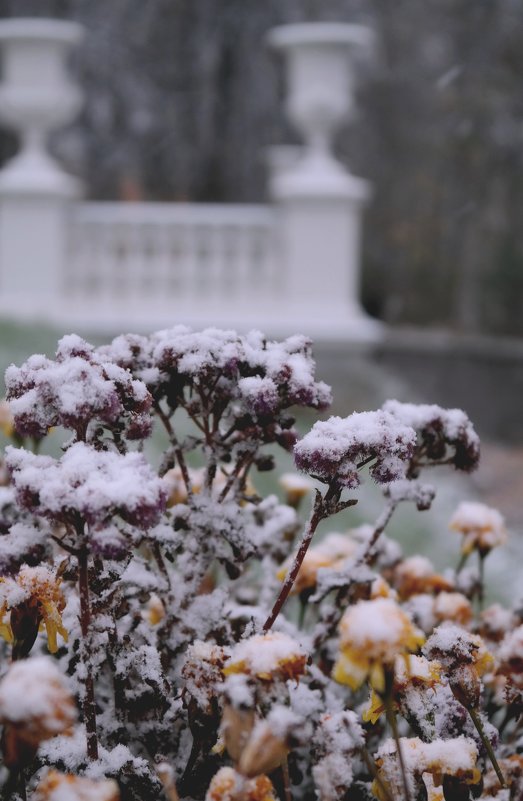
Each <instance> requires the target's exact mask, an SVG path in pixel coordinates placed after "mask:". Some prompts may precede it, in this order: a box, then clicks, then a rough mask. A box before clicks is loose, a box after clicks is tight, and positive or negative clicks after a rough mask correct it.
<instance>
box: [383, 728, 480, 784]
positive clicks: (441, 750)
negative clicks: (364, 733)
mask: <svg viewBox="0 0 523 801" xmlns="http://www.w3.org/2000/svg"><path fill="white" fill-rule="evenodd" d="M400 747H401V749H402V755H403V760H404V763H405V768H406V772H407V773H409V774H411V775H412V774H418V775H421V774H422V773H435V774H438V775H441V774H446V775H450V776H455V775H457V774H459V773H461V772H462V771H463V772H464V773H467V772H471V771H473V770H474V768H475V766H476V761H477V758H478V749H477V747H476V744H475V743H474V742H473V741H472V740H470V739H468V738H467V737H454V738H452V739H450V740H442V739H437V740H435V741H434V742H432V743H424V742H422V740H420V739H419V738H418V737H410V738H406V737H401V738H400ZM391 754H394V755H395V754H396V743H395V742H394V740H392V739H389V740H386V741H385V743H383V745H382V746H381V747H380V748H379V749H378V752H377V755H376V756H377V758H378V759H380V758H383V757H386V756H389V755H391Z"/></svg>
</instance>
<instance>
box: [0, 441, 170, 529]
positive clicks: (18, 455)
mask: <svg viewBox="0 0 523 801" xmlns="http://www.w3.org/2000/svg"><path fill="white" fill-rule="evenodd" d="M6 464H7V466H8V468H9V470H10V471H11V473H12V478H13V484H14V486H15V489H16V492H17V497H18V500H19V502H20V503H21V504H22V505H24V506H27V507H28V508H29V509H31V510H34V511H37V512H38V513H40V514H42V515H44V516H46V517H50V518H51V519H54V520H64V519H67V516H68V515H69V514H70V513H71V512H72V511H74V512H77V513H78V514H80V515H81V517H82V518H83V519H84V520H86V521H87V522H90V523H95V522H100V523H101V522H103V521H104V520H105V519H106V518H108V517H109V516H110V515H111V514H119V515H120V516H121V517H122V518H124V519H125V520H128V521H129V522H131V523H133V524H134V525H137V526H140V527H144V528H146V527H148V526H151V525H153V524H155V523H156V522H158V519H159V516H160V514H161V512H162V510H163V508H164V504H165V500H166V490H165V486H164V483H163V481H162V480H161V479H159V478H158V477H157V476H156V475H155V473H154V472H153V470H152V468H151V467H150V466H149V464H148V463H147V461H146V460H145V458H144V456H143V455H142V454H141V453H138V452H131V453H127V454H119V453H114V452H109V451H95V450H94V449H93V448H91V447H90V446H88V445H86V444H85V443H83V442H78V443H76V444H74V445H72V446H71V447H70V448H69V449H68V450H67V451H66V452H65V453H64V455H63V456H62V458H61V459H60V460H59V461H57V460H55V459H53V458H52V457H50V456H38V455H35V454H34V453H31V452H29V451H26V450H25V449H23V448H13V447H12V446H9V447H8V448H7V449H6Z"/></svg>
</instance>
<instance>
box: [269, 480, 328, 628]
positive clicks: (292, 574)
mask: <svg viewBox="0 0 523 801" xmlns="http://www.w3.org/2000/svg"><path fill="white" fill-rule="evenodd" d="M339 496H340V490H339V489H338V488H337V487H335V486H334V485H332V486H330V487H329V489H328V490H327V492H326V493H325V497H324V498H322V497H321V495H320V493H318V494H317V496H316V501H315V503H314V507H313V510H312V514H311V516H310V518H309V521H308V523H307V525H306V527H305V532H304V534H303V537H302V540H301V543H300V547H299V549H298V553H297V554H296V556H295V557H294V562H293V563H292V565H291V568H290V570H289V572H288V573H287V576H286V578H285V581H284V582H283V585H282V588H281V590H280V593H279V595H278V597H277V598H276V601H275V604H274V606H273V607H272V612H271V613H270V615H269V617H268V618H267V620H266V621H265V623H264V624H263V630H264V631H269V629H271V628H272V626H273V623H274V621H275V620H276V618H277V617H278V615H279V614H280V612H281V610H282V609H283V605H284V604H285V601H286V600H287V598H288V597H289V595H290V592H291V590H292V588H293V586H294V582H295V581H296V578H297V576H298V573H299V572H300V567H301V565H302V562H303V560H304V559H305V555H306V553H307V551H308V550H309V545H310V544H311V541H312V538H313V536H314V532H315V531H316V529H317V527H318V524H319V522H320V521H321V520H323V518H324V517H327V515H328V514H329V513H330V511H331V504H332V501H333V500H335V499H336V500H338V499H339Z"/></svg>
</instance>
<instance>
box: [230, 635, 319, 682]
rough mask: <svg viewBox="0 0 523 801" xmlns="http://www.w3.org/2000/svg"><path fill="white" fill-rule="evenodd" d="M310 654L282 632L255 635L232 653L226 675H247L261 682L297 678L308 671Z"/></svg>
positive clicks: (243, 641) (239, 644)
mask: <svg viewBox="0 0 523 801" xmlns="http://www.w3.org/2000/svg"><path fill="white" fill-rule="evenodd" d="M306 663H307V654H306V653H305V651H304V650H303V648H302V646H301V645H300V644H299V643H297V642H296V640H293V639H292V637H289V636H288V635H287V634H282V633H280V632H269V633H268V634H255V635H254V636H253V637H249V638H248V639H246V640H242V641H241V642H240V643H238V645H236V646H235V647H234V648H233V649H232V652H231V656H230V659H229V661H228V662H227V664H226V665H225V667H224V669H223V672H224V674H225V675H226V676H228V675H230V674H231V673H245V674H246V675H248V676H254V677H256V678H258V679H261V680H262V681H274V680H278V679H280V680H282V679H283V680H286V679H297V678H299V677H300V676H302V675H303V673H304V672H305V665H306Z"/></svg>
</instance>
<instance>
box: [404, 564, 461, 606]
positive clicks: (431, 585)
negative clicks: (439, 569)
mask: <svg viewBox="0 0 523 801" xmlns="http://www.w3.org/2000/svg"><path fill="white" fill-rule="evenodd" d="M394 584H395V587H396V589H397V591H398V593H399V596H400V598H401V599H402V600H406V599H407V598H410V597H411V596H412V595H420V594H421V593H429V594H432V593H435V592H441V591H442V590H451V589H453V587H452V584H451V583H450V582H449V581H448V579H446V578H445V577H444V576H442V575H440V574H439V573H436V571H435V570H434V567H433V566H432V563H431V562H430V560H429V559H427V558H426V557H425V556H410V557H409V558H408V559H404V560H403V561H402V562H400V563H399V564H398V565H397V566H396V567H395V568H394Z"/></svg>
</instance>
